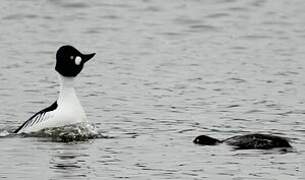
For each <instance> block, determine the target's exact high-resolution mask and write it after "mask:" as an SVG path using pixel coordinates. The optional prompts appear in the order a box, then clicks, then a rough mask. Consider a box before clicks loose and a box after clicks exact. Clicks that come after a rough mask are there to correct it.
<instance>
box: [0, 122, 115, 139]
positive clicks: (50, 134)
mask: <svg viewBox="0 0 305 180" xmlns="http://www.w3.org/2000/svg"><path fill="white" fill-rule="evenodd" d="M16 136H21V137H41V138H46V139H47V140H50V141H55V142H72V141H87V140H89V139H97V138H109V137H108V136H104V135H103V134H102V132H101V131H100V130H98V129H97V128H96V127H95V126H94V125H93V124H89V123H78V124H73V125H68V126H62V127H55V128H46V129H43V130H40V131H38V132H32V133H21V134H15V133H13V130H10V129H0V138H8V137H16Z"/></svg>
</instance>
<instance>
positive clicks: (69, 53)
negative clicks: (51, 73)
mask: <svg viewBox="0 0 305 180" xmlns="http://www.w3.org/2000/svg"><path fill="white" fill-rule="evenodd" d="M94 55H95V53H92V54H82V53H80V52H79V51H78V50H77V49H75V48H74V47H72V46H70V45H66V46H62V47H60V48H59V49H58V50H57V53H56V65H55V70H56V71H57V72H58V73H59V74H61V75H62V76H65V77H76V76H77V75H78V74H79V73H80V72H81V71H82V69H83V67H84V64H85V63H86V62H87V61H88V60H89V59H91V58H92V57H93V56H94Z"/></svg>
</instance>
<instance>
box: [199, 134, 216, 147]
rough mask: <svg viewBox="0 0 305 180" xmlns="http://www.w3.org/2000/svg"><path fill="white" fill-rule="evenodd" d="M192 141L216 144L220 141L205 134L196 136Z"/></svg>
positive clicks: (202, 143)
mask: <svg viewBox="0 0 305 180" xmlns="http://www.w3.org/2000/svg"><path fill="white" fill-rule="evenodd" d="M193 142H194V143H195V144H200V145H216V144H219V143H221V141H220V140H218V139H215V138H212V137H210V136H206V135H200V136H197V137H196V138H195V139H194V141H193Z"/></svg>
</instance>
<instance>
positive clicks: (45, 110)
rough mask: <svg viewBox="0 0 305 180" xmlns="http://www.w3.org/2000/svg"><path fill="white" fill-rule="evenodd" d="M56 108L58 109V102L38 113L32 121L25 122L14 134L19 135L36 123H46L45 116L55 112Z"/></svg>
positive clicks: (31, 118)
mask: <svg viewBox="0 0 305 180" xmlns="http://www.w3.org/2000/svg"><path fill="white" fill-rule="evenodd" d="M56 108H57V101H55V102H54V103H53V104H52V105H51V106H49V107H47V108H45V109H43V110H41V111H39V112H38V113H36V114H34V115H33V116H32V117H30V119H28V120H27V121H25V122H24V123H23V124H22V125H21V126H20V127H19V128H18V129H16V130H15V131H14V133H18V132H19V131H20V130H21V129H23V128H26V127H28V126H30V125H31V126H32V125H34V124H36V123H39V122H41V121H44V120H45V118H44V116H45V114H46V113H47V112H50V111H54V110H55V109H56ZM38 116H39V118H36V117H38Z"/></svg>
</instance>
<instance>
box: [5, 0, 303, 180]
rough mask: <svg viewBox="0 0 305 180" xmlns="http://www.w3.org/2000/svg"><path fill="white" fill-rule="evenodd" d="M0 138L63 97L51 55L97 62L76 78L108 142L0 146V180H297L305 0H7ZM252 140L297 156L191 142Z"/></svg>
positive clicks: (12, 141)
mask: <svg viewBox="0 0 305 180" xmlns="http://www.w3.org/2000/svg"><path fill="white" fill-rule="evenodd" d="M0 7H1V12H0V55H1V58H0V69H1V72H0V83H1V85H0V99H1V103H0V129H2V130H11V129H14V128H16V127H17V126H18V125H20V124H21V123H22V122H24V121H25V120H26V119H27V118H28V117H29V116H31V114H33V113H34V112H36V111H38V110H40V109H42V108H44V107H46V106H49V105H50V104H51V103H53V101H54V100H56V98H57V93H58V83H57V74H56V73H55V71H54V62H55V52H56V50H57V49H58V47H60V46H61V45H63V44H71V45H74V46H75V47H77V48H78V49H80V50H81V51H83V52H88V53H89V52H96V53H97V55H96V57H95V58H94V59H93V60H92V61H91V62H89V63H87V65H86V67H85V68H84V70H83V72H82V73H81V74H80V76H79V78H78V80H77V85H76V86H77V87H76V88H77V92H78V96H79V98H80V100H81V102H82V104H83V106H84V108H85V110H86V112H87V115H88V119H89V120H90V121H91V122H92V123H93V124H95V125H96V126H97V127H98V128H99V129H101V130H102V131H103V133H104V134H105V135H107V136H111V137H113V138H110V139H94V140H91V141H86V142H78V143H70V144H65V143H56V142H50V141H47V140H44V139H43V138H21V137H5V138H1V139H0V154H1V156H0V179H17V178H19V179H140V180H142V179H183V180H187V179H205V178H206V179H235V180H241V179H245V180H249V179H264V180H269V179H270V180H271V179H304V178H305V173H304V168H305V150H304V149H305V142H304V139H305V121H304V120H305V104H304V103H305V79H304V77H305V11H304V9H305V1H303V0H277V1H271V0H247V1H241V0H240V1H237V0H189V1H185V0H175V1H173V0H142V1H141V0H124V1H119V0H116V1H115V0H108V1H106V0H101V1H98V0H88V1H72V0H43V1H34V0H26V1H25V0H16V1H10V0H5V1H1V5H0ZM249 132H263V133H273V134H278V135H282V136H286V137H289V138H291V143H292V145H293V146H294V147H295V150H296V151H295V152H292V153H286V154H282V153H279V152H277V151H259V150H244V151H232V149H230V148H229V147H227V146H224V145H220V146H215V147H203V146H197V145H194V144H193V143H192V140H193V138H194V137H195V136H197V135H200V134H206V135H210V136H213V137H217V138H220V139H223V138H226V137H229V136H233V135H238V134H245V133H249Z"/></svg>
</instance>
